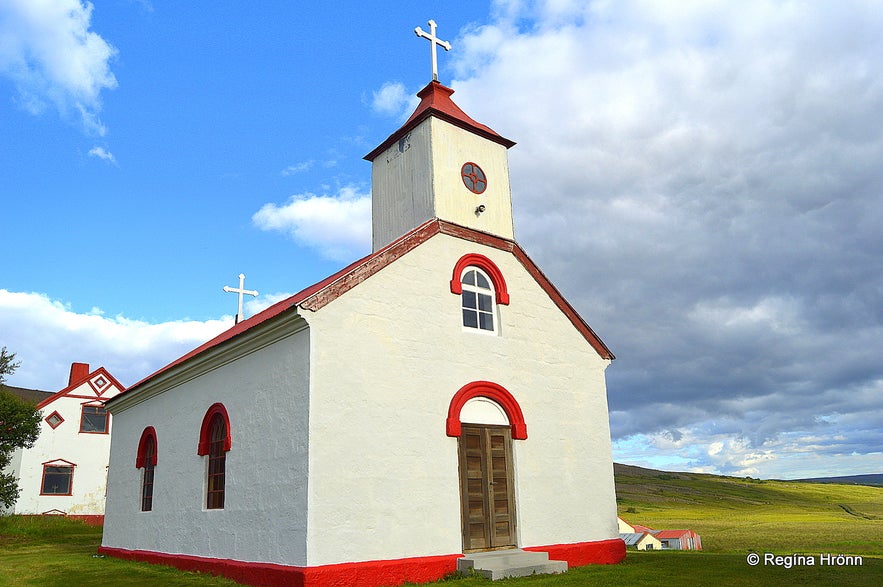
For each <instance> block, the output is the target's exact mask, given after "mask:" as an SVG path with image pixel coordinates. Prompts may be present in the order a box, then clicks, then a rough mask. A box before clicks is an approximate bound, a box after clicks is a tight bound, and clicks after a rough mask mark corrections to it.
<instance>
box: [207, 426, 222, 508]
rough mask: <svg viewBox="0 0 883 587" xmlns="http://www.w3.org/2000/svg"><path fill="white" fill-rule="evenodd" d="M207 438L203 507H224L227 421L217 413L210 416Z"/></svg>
mask: <svg viewBox="0 0 883 587" xmlns="http://www.w3.org/2000/svg"><path fill="white" fill-rule="evenodd" d="M209 439H210V440H209V447H208V477H207V480H206V504H205V507H206V508H207V509H210V510H217V509H224V476H225V472H226V466H227V450H226V439H227V421H226V419H225V418H224V416H223V415H221V414H219V413H216V414H214V415H213V416H212V420H211V425H210V432H209Z"/></svg>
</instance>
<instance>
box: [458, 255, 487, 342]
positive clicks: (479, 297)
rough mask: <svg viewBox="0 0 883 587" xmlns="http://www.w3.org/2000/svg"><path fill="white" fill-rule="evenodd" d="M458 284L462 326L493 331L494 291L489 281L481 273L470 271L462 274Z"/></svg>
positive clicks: (474, 270)
mask: <svg viewBox="0 0 883 587" xmlns="http://www.w3.org/2000/svg"><path fill="white" fill-rule="evenodd" d="M460 283H461V284H462V286H463V293H462V294H461V299H462V308H463V326H465V327H466V328H477V329H481V330H487V331H489V332H493V331H494V290H493V287H492V286H491V282H490V280H489V279H488V278H487V276H486V275H484V274H483V273H482V272H481V271H479V270H477V269H470V270H468V271H465V272H464V273H463V279H461V281H460Z"/></svg>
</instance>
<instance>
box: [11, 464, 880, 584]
mask: <svg viewBox="0 0 883 587" xmlns="http://www.w3.org/2000/svg"><path fill="white" fill-rule="evenodd" d="M614 472H615V475H616V489H617V496H618V502H619V513H620V516H622V517H623V519H625V520H627V521H629V522H631V523H640V524H644V525H646V526H650V527H651V528H656V529H660V530H662V529H671V530H675V529H683V528H689V529H692V530H695V531H696V532H698V533H699V534H700V535H701V536H702V545H703V548H704V550H703V551H701V552H696V551H654V552H640V553H639V552H636V551H629V554H628V556H627V557H626V560H625V561H624V562H623V563H622V564H619V565H590V566H586V567H580V568H575V569H571V570H570V571H568V572H567V573H565V574H564V575H541V576H534V577H525V578H522V579H516V580H505V581H503V582H501V583H500V584H501V585H513V586H515V585H517V586H522V585H523V586H525V587H528V586H530V587H583V586H585V585H592V586H611V587H614V586H616V587H619V586H621V585H651V584H677V585H697V586H704V585H708V586H711V587H719V586H721V585H726V586H728V587H730V586H736V587H743V586H744V587H753V586H755V585H774V584H780V583H784V584H799V585H809V586H818V587H828V586H829V585H847V586H850V585H855V586H865V585H875V586H876V585H883V487H865V486H858V485H836V484H814V483H804V482H796V481H761V480H757V479H737V478H733V477H722V476H718V475H704V474H696V473H670V472H664V471H655V470H652V469H643V468H640V467H632V466H628V465H615V468H614ZM586 506H587V507H591V503H587V504H586ZM100 540H101V534H100V529H98V528H91V527H88V526H84V525H83V524H82V523H79V522H75V521H71V520H66V519H58V518H54V517H50V518H46V517H42V518H41V517H35V518H22V517H20V516H9V517H0V587H7V586H8V587H19V586H26V585H27V586H32V585H40V586H46V587H49V586H52V587H56V586H57V587H77V586H79V585H89V586H90V587H116V586H118V585H131V586H135V585H147V586H153V585H163V586H166V585H169V586H172V585H179V586H182V587H183V586H185V585H186V586H193V587H197V586H205V587H209V586H212V587H214V586H218V587H220V586H222V585H231V586H232V585H235V583H233V582H230V581H227V580H224V579H220V578H216V577H208V576H205V575H199V574H195V573H183V572H180V571H177V570H175V569H171V568H168V567H158V566H153V565H147V564H143V563H135V562H129V561H122V560H117V559H113V558H94V557H93V554H94V553H95V552H96V550H97V549H98V545H99V543H100ZM750 552H757V553H759V554H761V555H763V554H764V553H774V554H776V555H783V556H787V555H790V554H793V553H801V554H812V555H814V556H818V555H820V554H823V553H831V554H835V555H836V554H848V555H859V556H861V557H862V558H863V564H862V566H845V567H835V566H812V567H809V566H795V567H792V568H785V567H783V566H768V565H764V564H760V565H756V566H751V565H749V564H748V563H747V562H746V558H747V555H748V553H750ZM495 584H496V583H495ZM440 585H445V586H446V587H480V586H482V585H484V586H490V585H491V583H490V582H489V581H487V580H485V579H480V578H477V577H467V578H452V579H450V580H448V581H445V582H443V583H441V584H440Z"/></svg>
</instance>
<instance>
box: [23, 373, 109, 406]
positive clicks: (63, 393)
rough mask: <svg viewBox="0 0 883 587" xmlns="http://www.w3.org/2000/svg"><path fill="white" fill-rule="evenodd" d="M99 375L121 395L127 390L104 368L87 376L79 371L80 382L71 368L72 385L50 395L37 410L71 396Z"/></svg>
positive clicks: (98, 398)
mask: <svg viewBox="0 0 883 587" xmlns="http://www.w3.org/2000/svg"><path fill="white" fill-rule="evenodd" d="M83 364H84V363H74V365H83ZM99 373H100V374H101V375H103V376H105V377H107V380H108V381H109V382H110V383H111V384H113V385H114V386H115V387H116V388H117V389H119V390H120V392H121V393H122V391H123V390H124V389H125V388H124V387H123V386H122V384H120V382H119V381H117V380H116V377H114V376H113V375H111V374H110V373H109V372H108V370H107V369H105V368H104V367H98V368H97V369H95V370H94V371H92V372H91V373H87V374H86V375H85V376H83V374H82V372H81V371H78V372H77V375H78V377H80V378H79V379H78V380H75V381H74V377H73V375H74V368H73V367H72V368H71V383H70V384H69V385H68V386H67V387H65V388H64V389H62V390H61V391H59V392H56V393H53V394H52V395H50V396H49V397H47V398H46V399H44V400H43V401H41V402H40V403H39V404H37V409H38V410H42V409H43V408H45V407H46V406H48V405H49V404H51V403H52V402H54V401H55V400H57V399H58V398H60V397H64V396H66V395H67V394H69V393H70V392H71V391H73V390H74V389H76V388H78V387H79V386H81V385H82V384H83V383H85V382H86V381H87V380H89V379H92V378H94V377H95V376H96V375H98V374H99ZM102 393H103V392H102ZM95 399H96V400H100V399H101V398H100V397H96V398H95Z"/></svg>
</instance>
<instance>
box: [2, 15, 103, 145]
mask: <svg viewBox="0 0 883 587" xmlns="http://www.w3.org/2000/svg"><path fill="white" fill-rule="evenodd" d="M92 9H93V6H92V4H91V3H88V2H87V3H85V4H83V3H81V2H80V0H6V1H5V2H3V3H2V4H0V75H4V76H6V77H8V78H10V79H11V80H12V81H13V82H14V83H15V85H16V88H17V90H18V93H19V104H20V105H21V106H22V107H23V108H24V109H26V110H28V111H29V112H31V113H33V114H38V113H40V112H42V111H43V110H45V108H46V107H47V105H48V104H52V105H54V106H55V108H57V109H58V111H59V113H60V114H61V115H62V116H65V117H66V116H71V115H73V116H79V118H80V119H81V121H82V124H83V126H84V127H85V128H86V129H87V130H88V131H89V132H93V133H96V134H98V135H103V134H104V133H105V128H104V125H103V124H102V122H101V120H100V118H99V116H98V114H99V112H100V110H101V92H102V90H105V89H113V88H115V87H116V86H117V80H116V78H115V77H114V75H113V73H112V72H111V71H110V65H109V63H110V60H111V59H112V58H113V57H114V56H115V55H116V49H115V48H114V47H113V46H111V45H110V44H109V43H108V42H107V41H105V40H104V39H103V38H102V37H101V36H100V35H98V34H97V33H95V32H92V31H90V30H89V28H90V26H91V25H90V20H91V18H92Z"/></svg>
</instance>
